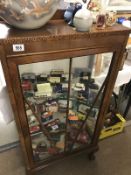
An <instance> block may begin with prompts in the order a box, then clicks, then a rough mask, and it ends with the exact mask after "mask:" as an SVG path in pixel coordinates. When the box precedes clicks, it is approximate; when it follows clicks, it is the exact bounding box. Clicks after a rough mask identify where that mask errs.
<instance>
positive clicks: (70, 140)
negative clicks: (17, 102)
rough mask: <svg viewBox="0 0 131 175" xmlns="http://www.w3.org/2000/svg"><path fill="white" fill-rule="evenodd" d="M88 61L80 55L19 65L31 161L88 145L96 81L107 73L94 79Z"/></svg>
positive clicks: (95, 110)
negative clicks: (31, 154)
mask: <svg viewBox="0 0 131 175" xmlns="http://www.w3.org/2000/svg"><path fill="white" fill-rule="evenodd" d="M90 59H92V57H91V58H90V57H89V56H88V57H87V56H84V57H79V58H78V57H77V58H70V59H64V60H55V61H45V62H39V63H32V64H28V65H27V64H25V65H20V66H19V72H20V78H21V87H22V91H23V95H24V101H25V110H26V116H27V119H28V124H29V131H30V135H31V137H30V138H31V143H32V151H33V157H34V160H35V161H40V160H46V159H48V158H51V157H53V156H55V155H59V154H61V153H63V152H65V151H73V150H76V149H80V148H83V147H87V146H88V145H89V144H90V143H91V139H92V135H93V133H94V129H95V124H96V120H97V115H98V112H99V107H100V103H101V98H102V92H103V91H101V93H100V95H99V96H98V92H99V91H100V87H101V83H100V81H99V79H101V78H102V81H104V79H105V77H106V75H107V72H108V71H106V73H105V75H104V77H103V72H102V77H101V75H100V74H99V75H97V77H96V76H94V75H95V74H94V73H93V72H94V68H91V67H90V66H89V64H90ZM108 62H109V60H108ZM94 67H95V65H94ZM108 67H109V66H108ZM106 70H107V67H106ZM99 73H100V72H99ZM97 96H98V98H97V100H96V97H97ZM94 101H95V103H94Z"/></svg>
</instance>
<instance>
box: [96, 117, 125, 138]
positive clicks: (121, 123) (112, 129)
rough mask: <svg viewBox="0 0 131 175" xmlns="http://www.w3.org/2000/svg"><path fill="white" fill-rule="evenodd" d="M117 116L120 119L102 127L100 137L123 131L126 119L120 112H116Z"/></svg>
mask: <svg viewBox="0 0 131 175" xmlns="http://www.w3.org/2000/svg"><path fill="white" fill-rule="evenodd" d="M116 117H117V118H118V119H119V120H120V121H119V122H117V123H116V124H115V125H113V126H110V127H107V128H104V129H102V131H101V134H100V137H99V139H104V138H106V137H109V136H112V135H115V134H117V133H120V132H122V131H123V128H124V126H125V122H126V120H125V119H124V118H123V117H122V116H121V115H120V114H116Z"/></svg>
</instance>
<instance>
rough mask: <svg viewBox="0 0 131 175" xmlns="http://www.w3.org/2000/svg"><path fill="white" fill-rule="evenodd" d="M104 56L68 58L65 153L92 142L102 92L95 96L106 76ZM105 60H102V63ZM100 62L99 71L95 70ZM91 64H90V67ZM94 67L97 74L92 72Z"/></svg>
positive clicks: (108, 61) (106, 62) (106, 67)
mask: <svg viewBox="0 0 131 175" xmlns="http://www.w3.org/2000/svg"><path fill="white" fill-rule="evenodd" d="M107 56H108V54H103V55H101V56H100V55H99V56H98V55H96V56H84V57H77V58H72V59H71V85H70V97H69V100H70V103H71V104H72V107H71V108H69V111H68V125H67V126H68V127H67V136H68V137H67V142H66V150H67V151H72V150H74V149H80V148H83V147H87V146H88V145H89V144H90V143H91V140H92V136H93V133H94V129H95V125H96V120H97V115H98V112H99V107H100V103H101V98H102V93H103V90H102V91H101V93H100V94H99V96H98V98H97V100H96V102H95V103H94V101H95V99H96V97H97V94H98V92H99V90H100V88H101V86H102V83H103V82H104V80H105V77H106V75H107V72H108V69H109V65H110V61H111V58H110V57H109V59H108V58H105V57H107ZM105 59H106V60H105ZM98 61H99V62H101V64H102V65H101V67H102V68H101V70H99V71H98V67H96V65H97V62H98ZM91 63H93V64H91ZM96 68H97V72H96Z"/></svg>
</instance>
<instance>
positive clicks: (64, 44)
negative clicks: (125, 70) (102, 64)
mask: <svg viewBox="0 0 131 175" xmlns="http://www.w3.org/2000/svg"><path fill="white" fill-rule="evenodd" d="M129 33H130V30H129V29H127V28H125V27H123V26H121V25H117V24H116V25H114V26H113V27H109V28H106V29H103V30H97V29H96V27H95V25H93V26H92V28H91V30H90V32H84V33H83V32H76V31H75V30H74V29H73V28H72V27H70V26H68V25H67V24H66V23H65V22H64V21H63V20H62V19H59V20H58V19H57V20H52V21H49V23H48V24H47V25H45V26H44V27H42V28H40V29H37V30H30V31H24V30H18V29H14V28H11V27H9V26H8V25H6V24H4V23H1V24H0V57H1V61H2V66H3V70H4V74H5V78H6V82H7V87H8V92H9V95H10V99H11V104H12V107H13V111H14V114H15V120H16V123H17V126H18V132H19V136H20V141H21V145H22V149H23V153H24V157H25V162H26V170H27V174H35V173H36V172H37V171H39V170H42V169H43V168H44V167H46V166H48V165H49V164H51V163H53V162H54V161H57V160H59V159H62V158H65V157H68V156H71V155H73V154H76V153H79V152H81V151H85V152H86V153H87V154H88V155H89V158H90V159H93V158H94V153H95V152H96V151H97V150H98V140H99V135H100V131H101V129H102V126H103V122H104V116H105V114H106V111H107V109H108V106H109V102H110V96H111V94H112V90H113V87H114V83H115V80H116V77H117V74H118V71H119V70H120V68H121V63H122V62H123V60H122V58H123V57H122V56H123V53H124V51H125V46H126V44H127V40H128V37H129ZM106 52H113V57H112V60H111V64H110V67H109V71H108V74H107V77H106V79H105V81H104V83H103V85H102V86H101V87H97V85H96V84H95V82H94V81H93V80H92V79H91V77H90V74H91V73H90V71H89V69H88V64H87V62H88V59H89V58H88V57H87V55H93V54H98V53H106ZM93 83H94V84H93ZM94 91H95V92H96V93H95V94H94ZM96 103H97V105H96ZM91 117H92V118H93V117H94V118H93V122H92V125H93V126H91V127H92V128H90V124H89V123H88V121H89V118H91Z"/></svg>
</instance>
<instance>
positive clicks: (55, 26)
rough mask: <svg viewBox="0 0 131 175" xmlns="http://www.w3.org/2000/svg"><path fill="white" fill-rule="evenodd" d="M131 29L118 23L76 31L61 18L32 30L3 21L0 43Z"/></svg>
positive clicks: (57, 38) (0, 27) (119, 32)
mask: <svg viewBox="0 0 131 175" xmlns="http://www.w3.org/2000/svg"><path fill="white" fill-rule="evenodd" d="M130 32H131V29H129V28H127V27H124V26H122V25H119V24H115V25H114V26H112V27H107V28H105V29H102V30H98V29H96V27H95V25H93V26H92V27H91V29H90V31H89V32H77V31H76V30H75V29H74V28H72V27H70V26H68V24H67V23H65V22H64V21H63V20H51V21H49V22H48V23H47V24H46V25H45V26H43V27H42V28H39V29H34V30H21V29H15V28H13V27H10V26H9V25H8V24H5V23H4V22H1V23H0V44H2V43H14V42H16V43H18V42H27V41H39V40H45V41H46V40H63V39H77V38H82V37H87V38H89V37H92V36H95V37H97V36H104V35H105V36H107V35H108V36H109V35H112V34H113V35H117V34H122V33H123V34H124V33H125V34H129V33H130Z"/></svg>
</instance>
